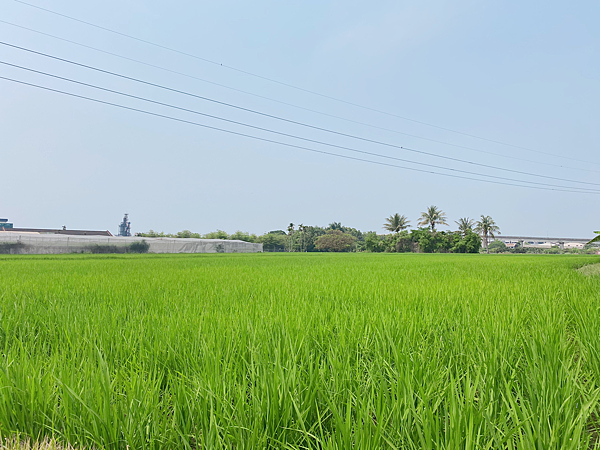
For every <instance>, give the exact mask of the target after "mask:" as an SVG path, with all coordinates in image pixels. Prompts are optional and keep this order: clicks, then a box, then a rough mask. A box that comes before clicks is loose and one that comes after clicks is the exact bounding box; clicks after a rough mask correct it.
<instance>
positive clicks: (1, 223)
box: [0, 219, 112, 236]
mask: <svg viewBox="0 0 600 450" xmlns="http://www.w3.org/2000/svg"><path fill="white" fill-rule="evenodd" d="M3 231H7V232H12V233H27V234H66V235H69V236H112V234H111V232H110V231H108V230H106V231H101V230H67V227H66V226H64V225H63V227H62V228H17V227H15V226H14V225H13V224H12V223H9V221H8V219H0V233H2V232H3Z"/></svg>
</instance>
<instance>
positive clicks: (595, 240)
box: [588, 231, 600, 244]
mask: <svg viewBox="0 0 600 450" xmlns="http://www.w3.org/2000/svg"><path fill="white" fill-rule="evenodd" d="M594 233H596V234H597V235H598V236H596V237H595V238H594V239H592V240H591V241H590V242H588V244H591V243H592V242H600V231H594Z"/></svg>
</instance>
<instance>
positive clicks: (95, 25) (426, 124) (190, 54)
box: [14, 0, 597, 165]
mask: <svg viewBox="0 0 600 450" xmlns="http://www.w3.org/2000/svg"><path fill="white" fill-rule="evenodd" d="M14 1H15V2H17V3H21V4H23V5H27V6H30V7H32V8H36V9H39V10H42V11H46V12H48V13H50V14H54V15H57V16H60V17H64V18H66V19H69V20H73V21H76V22H79V23H83V24H85V25H89V26H92V27H95V28H98V29H101V30H104V31H108V32H110V33H114V34H117V35H119V36H123V37H126V38H129V39H133V40H136V41H138V42H143V43H145V44H148V45H152V46H154V47H157V48H161V49H164V50H168V51H171V52H174V53H178V54H180V55H184V56H188V57H190V58H194V59H197V60H200V61H204V62H207V63H210V64H214V65H216V66H219V67H223V68H226V69H229V70H233V71H235V72H239V73H243V74H245V75H250V76H252V77H255V78H259V79H262V80H265V81H269V82H271V83H276V84H279V85H281V86H286V87H288V88H291V89H296V90H298V91H301V92H306V93H309V94H312V95H316V96H319V97H323V98H327V99H329V100H334V101H337V102H340V103H344V104H346V105H351V106H354V107H357V108H361V109H365V110H368V111H373V112H377V113H379V114H384V115H387V116H391V117H396V118H398V119H402V120H406V121H409V122H413V123H418V124H420V125H425V126H428V127H432V128H437V129H439V130H444V131H448V132H450V133H455V134H459V135H462V136H468V137H471V138H474V139H479V140H482V141H486V142H492V143H494V144H499V145H504V146H507V147H513V148H518V149H520V150H526V151H529V152H534V153H540V154H543V155H547V156H553V157H555V158H563V159H570V160H573V161H579V162H584V163H587V164H594V165H596V164H597V163H595V162H591V161H585V160H582V159H577V158H570V157H567V156H562V155H555V154H552V153H548V152H542V151H539V150H534V149H531V148H527V147H522V146H519V145H514V144H509V143H506V142H502V141H497V140H494V139H488V138H484V137H482V136H477V135H474V134H470V133H465V132H462V131H457V130H453V129H451V128H446V127H441V126H438V125H434V124H431V123H428V122H423V121H420V120H415V119H411V118H409V117H404V116H400V115H397V114H393V113H389V112H386V111H383V110H380V109H376V108H371V107H369V106H364V105H360V104H358V103H354V102H350V101H347V100H343V99H340V98H337V97H333V96H330V95H326V94H322V93H319V92H316V91H312V90H310V89H305V88H301V87H298V86H294V85H292V84H289V83H285V82H282V81H278V80H275V79H273V78H269V77H265V76H263V75H258V74H255V73H252V72H249V71H246V70H242V69H238V68H236V67H233V66H229V65H227V64H223V63H219V62H217V61H213V60H211V59H208V58H203V57H201V56H198V55H194V54H192V53H187V52H183V51H181V50H177V49H175V48H172V47H167V46H165V45H161V44H157V43H155V42H152V41H148V40H146V39H141V38H138V37H135V36H132V35H129V34H126V33H122V32H120V31H116V30H112V29H110V28H107V27H103V26H101V25H97V24H94V23H92V22H87V21H85V20H81V19H77V18H75V17H72V16H69V15H66V14H62V13H59V12H57V11H53V10H51V9H47V8H42V7H41V6H37V5H34V4H31V3H27V2H24V1H22V0H14Z"/></svg>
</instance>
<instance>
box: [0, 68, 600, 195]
mask: <svg viewBox="0 0 600 450" xmlns="http://www.w3.org/2000/svg"><path fill="white" fill-rule="evenodd" d="M0 79H3V80H7V81H11V82H14V83H19V84H22V85H26V86H31V87H36V88H39V89H43V90H46V91H51V92H56V93H59V94H64V95H68V96H71V97H76V98H80V99H84V100H89V101H92V102H96V103H101V104H104V105H109V106H114V107H117V108H121V109H125V110H130V111H136V112H139V113H142V114H147V115H150V116H155V117H161V118H164V119H169V120H173V121H176V122H182V123H187V124H190V125H195V126H199V127H203V128H207V129H211V130H216V131H221V132H224V133H228V134H233V135H236V136H243V137H247V138H250V139H255V140H258V141H264V142H270V143H273V144H278V145H284V146H286V147H292V148H297V149H301V150H305V151H310V152H314V153H320V154H324V155H330V156H335V157H339V158H344V159H350V160H354V161H361V162H367V163H371V164H377V165H381V166H388V167H396V168H400V169H405V170H412V171H416V172H422V173H430V174H435V175H441V176H446V177H451V178H461V179H466V180H472V181H480V182H484V183H492V184H501V185H506V186H515V187H521V188H529V189H537V190H544V191H558V192H571V193H577V194H600V191H595V190H586V191H583V190H572V189H582V188H570V189H555V188H548V187H538V186H527V185H521V184H514V183H504V182H501V181H492V180H482V179H479V178H472V177H465V176H462V175H454V174H447V173H441V172H435V171H431V170H424V169H416V168H414V167H406V166H400V165H397V164H389V163H383V162H380V161H372V160H368V159H363V158H356V157H353V156H347V155H340V154H338V153H332V152H326V151H324V150H316V149H313V148H309V147H303V146H300V145H295V144H290V143H286V142H280V141H275V140H272V139H267V138H262V137H259V136H253V135H249V134H245V133H240V132H237V131H232V130H226V129H223V128H218V127H213V126H210V125H206V124H201V123H198V122H192V121H190V120H185V119H180V118H177V117H172V116H167V115H164V114H159V113H154V112H151V111H146V110H143V109H138V108H132V107H130V106H125V105H120V104H117V103H112V102H107V101H104V100H99V99H95V98H92V97H86V96H83V95H78V94H73V93H71V92H66V91H61V90H58V89H53V88H49V87H46V86H41V85H37V84H33V83H27V82H25V81H21V80H15V79H13V78H8V77H3V76H0ZM361 153H367V152H361ZM444 170H452V169H444ZM476 175H478V174H476ZM482 176H485V175H482ZM526 183H528V182H526Z"/></svg>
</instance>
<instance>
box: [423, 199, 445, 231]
mask: <svg viewBox="0 0 600 450" xmlns="http://www.w3.org/2000/svg"><path fill="white" fill-rule="evenodd" d="M418 225H419V226H427V227H429V228H430V230H431V231H432V232H435V226H436V225H448V223H446V213H445V212H444V211H442V210H441V209H439V208H438V207H437V206H434V205H431V206H430V207H429V208H427V211H425V212H422V213H421V218H420V220H419V222H418Z"/></svg>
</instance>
